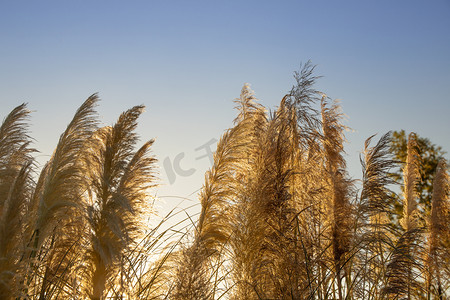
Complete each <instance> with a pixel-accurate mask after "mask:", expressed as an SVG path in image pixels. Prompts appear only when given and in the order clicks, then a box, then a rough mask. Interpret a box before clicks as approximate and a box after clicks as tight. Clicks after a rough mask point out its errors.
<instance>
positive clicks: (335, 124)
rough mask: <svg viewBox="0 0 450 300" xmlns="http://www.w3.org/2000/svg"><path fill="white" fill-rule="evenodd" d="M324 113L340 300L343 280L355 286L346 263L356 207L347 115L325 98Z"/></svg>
mask: <svg viewBox="0 0 450 300" xmlns="http://www.w3.org/2000/svg"><path fill="white" fill-rule="evenodd" d="M321 112H322V131H323V150H324V157H325V170H326V173H327V175H326V176H327V177H328V180H329V186H330V188H329V192H328V193H329V194H328V195H327V198H328V200H327V201H328V218H329V219H328V224H329V230H330V231H331V232H330V242H331V249H332V257H331V260H332V261H333V265H334V272H335V278H336V279H335V282H336V284H337V294H338V297H339V299H343V298H344V294H343V292H344V289H343V287H342V279H343V278H345V279H346V283H347V286H349V285H350V284H351V283H350V279H351V276H350V274H349V268H347V266H348V265H349V263H347V262H346V260H347V259H348V257H347V256H348V255H347V254H348V253H349V251H350V249H351V247H352V236H351V233H352V226H353V220H352V218H353V207H352V205H351V203H350V201H349V195H350V191H351V183H350V181H349V180H348V179H347V178H346V171H345V168H346V163H345V160H344V158H343V156H342V153H343V151H344V149H343V142H344V134H343V131H344V129H345V126H344V125H342V123H341V119H342V117H343V115H342V113H341V112H340V106H339V105H338V104H337V103H336V102H334V103H333V104H332V105H331V106H329V104H328V102H327V98H326V96H325V95H324V96H323V97H322V101H321ZM347 292H349V291H347Z"/></svg>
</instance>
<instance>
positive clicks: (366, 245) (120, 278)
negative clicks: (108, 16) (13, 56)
mask: <svg viewBox="0 0 450 300" xmlns="http://www.w3.org/2000/svg"><path fill="white" fill-rule="evenodd" d="M313 71H314V66H312V65H311V64H309V63H308V64H306V65H305V66H304V67H303V68H302V70H301V71H300V72H298V73H295V79H296V84H295V85H294V87H293V88H292V89H291V91H290V92H289V93H288V94H287V95H286V96H285V97H283V99H282V100H281V102H280V105H279V107H277V109H276V110H274V111H273V112H268V111H267V110H266V108H264V107H263V106H262V105H261V104H259V103H258V100H257V99H256V98H255V96H254V93H253V91H252V90H251V89H250V87H249V86H248V85H244V87H243V89H242V92H241V96H240V98H239V99H237V100H236V101H235V102H236V108H237V117H236V119H235V122H234V126H233V127H232V128H230V129H228V130H226V131H225V133H224V134H223V136H222V138H221V139H220V141H219V142H218V145H217V151H216V153H215V154H214V165H213V167H212V168H211V170H209V171H208V172H207V173H206V175H205V183H204V186H203V188H202V189H201V191H200V192H199V195H198V197H199V206H200V212H199V214H198V216H195V215H187V217H186V219H185V220H183V221H181V222H179V223H177V224H171V223H172V221H171V220H172V217H173V216H176V215H177V214H178V215H179V214H180V213H185V214H187V211H181V212H178V213H177V212H175V211H174V212H171V213H170V214H169V215H168V216H166V217H164V218H162V219H161V221H160V222H159V223H155V222H148V218H149V217H150V218H153V217H156V216H155V212H154V209H153V203H154V201H157V199H156V198H155V197H154V196H153V195H154V190H155V187H156V183H157V176H156V173H155V163H156V159H155V158H154V157H153V156H152V155H151V147H152V145H153V143H154V141H153V140H150V141H148V142H145V143H143V145H142V146H141V147H140V148H137V143H138V136H137V134H136V133H135V129H136V127H137V125H138V122H137V120H138V117H139V116H140V115H141V113H142V112H143V109H144V107H143V106H135V107H133V108H131V109H129V110H127V111H125V112H124V113H122V114H121V115H120V116H119V118H118V120H117V122H116V123H115V124H113V125H112V126H106V127H101V128H98V123H99V122H98V120H97V116H96V113H95V106H96V104H97V102H98V97H97V96H96V95H92V96H91V97H89V98H88V99H87V100H86V101H85V102H84V103H83V104H82V106H81V107H80V108H79V109H78V111H77V112H76V113H75V116H74V118H73V120H72V121H71V122H70V124H69V125H68V127H67V129H66V130H65V131H64V132H63V133H62V135H61V138H60V140H59V143H58V145H57V146H56V149H55V151H54V153H53V155H52V157H51V159H50V160H49V161H48V162H47V164H46V165H45V166H44V167H43V168H42V170H40V171H39V170H37V167H36V166H35V162H34V158H33V154H34V151H35V150H33V149H32V148H31V147H30V144H31V142H32V139H31V138H30V137H29V136H28V131H27V130H28V123H27V122H28V116H29V111H28V110H27V109H26V105H20V106H18V107H17V108H15V109H14V110H13V111H12V112H11V113H10V114H9V115H8V116H7V117H6V118H5V119H4V121H3V123H2V125H1V127H0V298H1V299H61V298H67V299H445V298H447V297H449V296H450V267H449V266H450V227H449V224H450V203H449V176H448V169H447V166H446V163H445V161H444V160H442V161H441V162H440V164H439V167H438V171H437V174H436V179H435V182H434V187H433V199H432V205H431V206H432V210H431V213H430V214H429V215H423V213H422V212H423V211H426V210H424V209H422V208H421V207H420V205H419V204H418V203H417V183H418V182H419V181H420V165H419V163H418V162H419V159H418V154H417V153H418V152H417V143H416V142H415V139H416V138H415V135H414V134H413V133H412V134H411V135H410V136H409V142H408V156H407V161H406V163H405V167H404V180H405V182H404V185H403V193H402V194H401V195H398V197H401V199H403V216H402V217H401V222H400V223H401V225H402V227H401V228H398V227H396V226H395V225H394V224H393V223H392V221H391V220H392V219H393V216H394V211H393V208H392V207H391V206H390V203H392V201H391V200H392V199H393V198H394V197H397V195H395V193H394V192H392V189H391V188H392V186H393V185H394V184H395V183H394V181H393V180H392V176H391V175H390V170H391V169H392V168H394V167H395V166H396V165H397V163H398V162H396V161H394V160H393V155H392V153H391V152H390V148H389V146H390V133H387V134H385V135H383V136H381V137H380V139H379V141H378V142H377V143H375V145H374V146H371V145H370V143H371V141H372V140H373V139H374V137H373V136H372V137H370V138H369V139H367V141H366V143H365V145H364V150H363V155H362V157H361V164H362V171H363V172H362V180H361V184H360V183H358V181H355V180H352V179H351V178H350V177H349V175H348V173H347V169H346V161H345V158H344V143H345V136H344V131H345V126H344V125H343V121H342V120H343V118H342V117H343V115H342V112H341V110H340V107H339V104H338V103H337V102H334V101H332V100H330V99H329V98H328V97H326V96H325V95H323V94H322V93H320V92H318V91H316V90H315V89H314V83H315V81H316V80H317V79H318V78H319V77H317V76H314V74H313ZM34 179H37V180H36V181H34ZM424 220H425V221H426V222H424ZM152 224H153V225H152ZM167 224H170V225H167ZM186 224H187V225H186Z"/></svg>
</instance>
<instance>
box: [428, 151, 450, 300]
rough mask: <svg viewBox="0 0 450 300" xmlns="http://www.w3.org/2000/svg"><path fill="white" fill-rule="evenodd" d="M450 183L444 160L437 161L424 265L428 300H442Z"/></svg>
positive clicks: (446, 260) (446, 250) (449, 235)
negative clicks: (434, 298)
mask: <svg viewBox="0 0 450 300" xmlns="http://www.w3.org/2000/svg"><path fill="white" fill-rule="evenodd" d="M449 192H450V181H449V176H448V173H447V166H446V162H445V160H444V159H441V160H440V161H439V164H438V167H437V169H436V177H435V179H434V182H433V196H432V202H431V215H430V217H429V220H428V246H427V255H426V258H425V263H426V271H427V274H426V291H427V297H428V299H431V295H434V296H435V297H436V298H437V299H444V296H445V295H444V293H445V292H444V291H445V285H448V284H449V283H448V282H445V281H444V280H443V278H445V275H444V274H443V272H445V271H447V270H445V269H444V268H441V265H442V263H448V261H449V259H448V257H449V256H450V251H449V249H448V248H447V249H446V247H445V242H446V241H447V242H448V241H449V237H450V227H449V225H448V224H449V223H448V222H449V221H450V218H449V217H450V203H449Z"/></svg>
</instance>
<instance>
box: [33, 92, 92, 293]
mask: <svg viewBox="0 0 450 300" xmlns="http://www.w3.org/2000/svg"><path fill="white" fill-rule="evenodd" d="M97 102H98V97H97V95H96V94H94V95H92V96H90V97H89V98H88V99H87V100H86V101H85V102H84V103H83V104H82V105H81V107H80V108H79V109H78V110H77V112H76V113H75V116H74V117H73V119H72V121H71V122H70V124H69V125H68V126H67V128H66V130H65V131H64V133H63V134H62V135H61V136H60V139H59V142H58V145H57V147H56V149H55V151H54V153H53V155H52V157H51V158H50V160H49V162H48V163H47V164H46V166H44V168H43V170H42V171H41V174H40V176H39V179H38V183H37V186H36V188H35V191H34V194H33V197H32V201H31V202H30V204H29V208H28V214H27V217H28V219H29V225H28V226H29V227H30V228H32V230H31V231H30V232H29V236H28V237H27V239H29V243H28V249H27V253H26V254H25V256H24V258H25V260H28V266H29V270H28V271H27V273H28V275H27V277H28V279H27V285H28V287H27V288H26V290H25V293H27V294H30V295H33V294H39V293H40V290H41V289H42V286H45V285H46V284H48V281H47V279H48V277H49V276H50V277H52V278H53V279H55V278H58V281H60V280H65V279H66V278H65V277H55V276H54V274H52V269H53V268H54V266H55V265H59V264H60V263H61V261H58V262H57V261H53V260H51V258H54V257H57V256H55V255H53V254H52V252H53V251H61V252H62V253H66V252H67V251H70V250H69V249H68V248H65V249H57V248H56V247H55V246H56V244H55V243H54V241H60V238H64V239H68V240H70V239H71V237H72V240H73V241H74V240H77V236H79V235H78V234H79V228H75V227H73V226H72V225H73V224H74V220H75V219H78V220H79V218H80V216H81V208H82V207H83V203H82V202H83V197H82V195H83V193H84V192H85V190H86V184H87V183H86V181H85V176H84V174H85V173H86V169H85V168H84V167H83V165H82V164H81V161H80V156H81V150H82V148H83V146H84V144H85V141H86V140H87V139H88V138H89V136H90V135H91V134H92V132H93V131H94V130H95V128H96V127H97V121H96V112H95V109H94V107H95V105H96V103H97ZM78 224H79V223H78ZM66 226H67V227H66ZM70 229H74V230H70ZM64 245H65V246H67V245H72V243H69V244H65V243H64ZM66 257H67V256H66ZM66 271H68V270H67V269H66ZM60 275H61V274H60ZM65 275H69V274H68V272H65ZM52 284H53V285H56V284H59V283H58V282H56V281H52ZM44 296H47V295H41V298H42V297H44ZM48 297H50V296H48Z"/></svg>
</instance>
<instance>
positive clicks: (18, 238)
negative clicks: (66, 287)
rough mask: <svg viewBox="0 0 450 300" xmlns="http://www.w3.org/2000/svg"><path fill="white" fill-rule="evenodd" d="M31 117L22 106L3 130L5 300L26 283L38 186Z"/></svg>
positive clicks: (0, 212)
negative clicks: (30, 209)
mask: <svg viewBox="0 0 450 300" xmlns="http://www.w3.org/2000/svg"><path fill="white" fill-rule="evenodd" d="M29 114H30V111H29V110H28V109H27V108H26V104H22V105H19V106H17V107H16V108H14V109H13V110H12V111H11V112H10V113H9V114H8V116H6V118H5V119H4V121H3V123H2V124H1V126H0V295H2V296H3V297H5V298H9V297H12V295H13V294H15V293H16V292H17V291H18V290H19V289H20V288H19V286H18V285H19V283H20V282H21V281H23V278H21V276H22V275H23V272H21V267H22V262H21V261H20V256H21V255H22V251H23V248H24V247H23V245H24V234H25V232H24V229H25V223H26V222H25V211H26V206H27V204H28V202H29V199H30V197H31V192H32V188H33V185H34V182H33V181H32V176H31V173H32V171H33V158H32V157H31V154H32V153H33V152H35V150H34V149H32V148H30V147H29V145H30V142H31V138H30V137H29V136H28V123H27V119H28V117H29Z"/></svg>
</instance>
